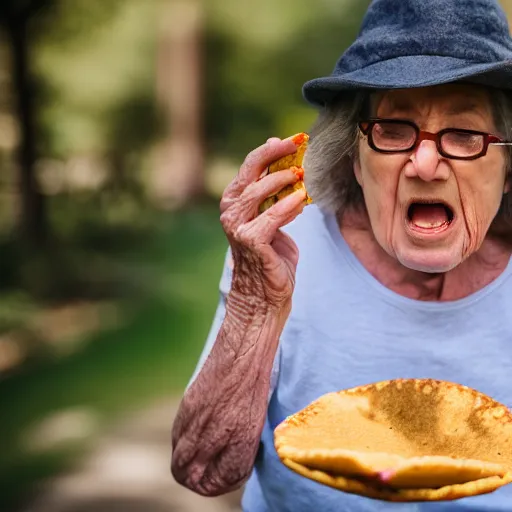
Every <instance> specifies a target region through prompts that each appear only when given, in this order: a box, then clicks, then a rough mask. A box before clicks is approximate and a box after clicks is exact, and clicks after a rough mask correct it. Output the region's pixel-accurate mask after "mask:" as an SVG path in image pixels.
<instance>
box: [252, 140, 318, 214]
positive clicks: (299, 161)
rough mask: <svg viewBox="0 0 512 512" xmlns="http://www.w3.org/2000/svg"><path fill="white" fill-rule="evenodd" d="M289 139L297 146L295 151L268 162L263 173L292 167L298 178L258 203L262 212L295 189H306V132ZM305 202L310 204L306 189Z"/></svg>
mask: <svg viewBox="0 0 512 512" xmlns="http://www.w3.org/2000/svg"><path fill="white" fill-rule="evenodd" d="M290 138H291V140H292V141H293V142H294V143H295V145H296V146H297V151H296V152H295V153H293V154H291V155H287V156H284V157H282V158H280V159H279V160H277V161H275V162H274V163H272V164H270V165H269V167H268V169H267V172H266V173H265V175H267V174H270V173H273V172H278V171H284V170H286V169H293V171H294V172H295V174H296V175H297V177H298V178H299V180H298V181H297V182H296V183H294V184H293V185H288V186H286V187H285V188H283V189H282V190H280V191H279V192H278V193H277V194H274V195H272V196H270V197H268V198H267V199H265V201H263V203H262V204H261V205H260V208H259V211H260V213H263V212H264V211H265V210H268V209H269V208H270V207H271V206H272V205H274V204H275V203H277V202H278V201H279V200H280V199H283V198H284V197H286V196H288V195H290V194H292V193H293V192H295V191H296V190H301V189H303V190H306V186H305V185H304V167H303V161H304V155H305V154H306V150H307V147H308V142H309V135H308V134H307V133H298V134H296V135H294V136H293V137H290ZM304 202H305V204H311V203H312V199H311V197H309V195H308V194H307V191H306V199H305V200H304Z"/></svg>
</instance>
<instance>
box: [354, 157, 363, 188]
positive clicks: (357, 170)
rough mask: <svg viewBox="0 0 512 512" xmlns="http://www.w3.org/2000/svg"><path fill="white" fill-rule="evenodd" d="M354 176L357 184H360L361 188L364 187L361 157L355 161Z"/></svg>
mask: <svg viewBox="0 0 512 512" xmlns="http://www.w3.org/2000/svg"><path fill="white" fill-rule="evenodd" d="M354 175H355V177H356V180H357V183H359V186H360V187H362V186H363V176H362V173H361V163H360V161H359V157H356V158H355V159H354Z"/></svg>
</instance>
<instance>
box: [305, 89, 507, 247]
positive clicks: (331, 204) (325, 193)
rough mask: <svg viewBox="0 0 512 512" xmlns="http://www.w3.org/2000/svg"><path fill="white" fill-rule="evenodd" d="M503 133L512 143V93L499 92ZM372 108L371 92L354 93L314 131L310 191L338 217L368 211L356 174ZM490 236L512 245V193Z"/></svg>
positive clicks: (495, 102)
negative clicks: (363, 124)
mask: <svg viewBox="0 0 512 512" xmlns="http://www.w3.org/2000/svg"><path fill="white" fill-rule="evenodd" d="M490 97H491V102H492V108H493V116H494V121H495V124H496V128H497V131H498V133H499V134H500V135H501V136H503V137H504V138H505V139H506V140H507V141H510V140H512V95H511V93H510V92H508V91H502V90H497V89H496V90H493V91H492V94H491V95H490ZM369 105H370V93H369V92H368V91H354V92H349V93H347V94H344V95H343V96H342V97H341V98H340V99H338V100H337V101H335V102H333V103H332V104H330V105H328V106H327V107H325V108H324V109H323V110H322V111H321V112H320V114H319V116H318V118H317V121H316V123H315V124H314V125H313V127H312V128H311V130H310V132H309V133H310V137H311V138H310V143H309V146H308V151H307V152H306V156H305V160H304V167H305V168H306V169H307V172H306V174H305V180H306V187H307V189H308V192H309V193H310V195H311V197H312V198H313V200H314V202H315V203H316V204H318V205H319V206H320V207H321V208H323V209H324V210H326V211H329V212H331V213H334V214H336V215H338V216H342V215H343V212H344V211H346V210H348V209H351V208H356V209H357V208H365V204H364V197H363V193H362V190H361V187H360V186H359V183H358V182H357V180H356V177H355V175H354V162H355V160H356V159H357V151H358V141H359V128H358V121H359V120H360V117H361V116H362V115H364V114H365V113H366V112H365V111H366V110H368V109H369ZM504 149H505V151H506V166H507V182H508V183H509V184H510V185H512V146H506V147H505V148H504ZM489 235H490V236H494V237H495V238H499V239H501V240H502V241H504V242H506V243H507V244H510V245H511V246H512V193H507V194H505V195H504V196H503V199H502V202H501V205H500V208H499V211H498V213H497V215H496V217H495V218H494V221H493V222H492V224H491V227H490V230H489Z"/></svg>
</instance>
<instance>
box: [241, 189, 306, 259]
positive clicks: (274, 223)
mask: <svg viewBox="0 0 512 512" xmlns="http://www.w3.org/2000/svg"><path fill="white" fill-rule="evenodd" d="M305 199H306V193H305V192H304V190H297V191H296V192H294V193H293V194H290V195H289V196H286V197H285V198H284V199H282V200H281V201H279V202H278V203H276V204H275V205H273V206H272V207H271V208H269V209H268V210H266V211H265V212H263V213H262V214H261V215H259V216H258V217H256V218H255V219H254V220H252V221H250V222H246V223H243V224H240V225H239V226H238V228H237V229H236V230H235V232H234V233H233V238H234V239H235V241H237V242H239V243H241V244H243V245H245V246H247V247H250V248H252V249H257V247H258V246H259V245H268V244H270V243H271V242H272V241H273V240H274V237H275V235H276V233H277V231H278V230H279V228H281V227H283V226H285V225H286V224H289V223H290V222H291V221H292V220H294V219H295V217H297V215H299V214H300V213H301V212H302V210H303V208H304V200H305Z"/></svg>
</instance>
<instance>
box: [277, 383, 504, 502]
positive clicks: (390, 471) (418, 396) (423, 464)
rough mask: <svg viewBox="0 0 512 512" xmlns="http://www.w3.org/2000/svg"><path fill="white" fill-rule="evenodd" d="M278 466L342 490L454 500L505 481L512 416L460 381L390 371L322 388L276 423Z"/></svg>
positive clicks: (405, 498) (401, 498)
mask: <svg viewBox="0 0 512 512" xmlns="http://www.w3.org/2000/svg"><path fill="white" fill-rule="evenodd" d="M275 447H276V450H277V453H278V455H279V457H280V458H281V460H282V461H283V463H284V464H286V465H287V466H288V467H290V468H291V469H293V470H294V471H297V472H298V473H300V474H301V475H303V476H307V477H308V478H312V479H313V480H317V481H320V482H322V483H324V484H326V485H330V486H332V487H336V488H338V489H341V490H344V491H346V492H356V493H358V494H363V495H365V496H369V497H372V496H370V495H375V496H376V497H378V498H380V499H392V501H417V500H420V501H424V500H427V501H430V500H440V499H443V500H444V499H456V498H460V497H464V496H471V495H474V494H482V493H484V492H491V491H493V490H495V489H497V488H498V487H500V486H502V485H505V484H508V483H510V481H511V479H512V414H511V412H510V411H509V410H508V409H507V408H506V407H505V406H504V405H502V404H500V403H499V402H496V401H495V400H493V399H492V398H490V397H488V396H486V395H484V394H482V393H479V392H478V391H475V390H473V389H471V388H468V387H466V386H461V385H459V384H455V383H450V382H444V381H435V380H431V379H398V380H394V381H385V382H380V383H375V384H370V385H366V386H361V387H357V388H352V389H349V390H344V391H340V392H336V393H329V394H327V395H324V396H323V397H321V398H320V399H318V400H317V401H315V402H313V403H312V404H310V405H309V406H308V407H306V408H305V409H303V410H302V411H300V412H298V413H296V414H294V415H291V416H289V417H288V418H287V419H286V420H284V421H283V422H282V423H281V424H280V425H278V427H277V428H276V429H275Z"/></svg>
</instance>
